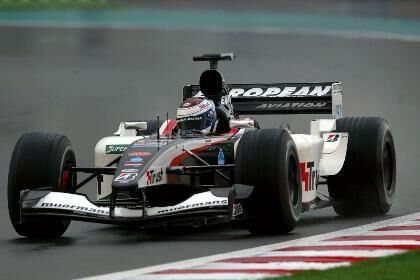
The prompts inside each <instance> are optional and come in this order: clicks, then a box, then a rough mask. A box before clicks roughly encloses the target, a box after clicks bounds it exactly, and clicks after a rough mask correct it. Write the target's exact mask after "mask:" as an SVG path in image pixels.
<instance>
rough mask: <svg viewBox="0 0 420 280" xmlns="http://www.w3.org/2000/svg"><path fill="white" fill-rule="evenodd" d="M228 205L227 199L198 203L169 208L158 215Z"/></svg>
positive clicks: (160, 211)
mask: <svg viewBox="0 0 420 280" xmlns="http://www.w3.org/2000/svg"><path fill="white" fill-rule="evenodd" d="M227 203H228V201H227V199H224V200H214V201H206V202H197V203H192V204H187V205H183V206H178V207H173V208H169V209H163V210H159V211H158V212H157V213H158V214H163V213H172V212H177V211H180V210H187V209H192V208H201V207H212V206H226V205H227Z"/></svg>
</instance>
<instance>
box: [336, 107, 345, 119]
mask: <svg viewBox="0 0 420 280" xmlns="http://www.w3.org/2000/svg"><path fill="white" fill-rule="evenodd" d="M334 117H335V118H336V119H339V118H342V117H343V106H342V105H341V104H337V105H335V116H334Z"/></svg>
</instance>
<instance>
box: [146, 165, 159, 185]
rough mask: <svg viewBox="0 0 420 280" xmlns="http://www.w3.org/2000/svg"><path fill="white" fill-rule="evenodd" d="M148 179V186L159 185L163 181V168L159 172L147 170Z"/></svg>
mask: <svg viewBox="0 0 420 280" xmlns="http://www.w3.org/2000/svg"><path fill="white" fill-rule="evenodd" d="M146 177H147V183H146V184H147V185H152V184H157V183H159V182H161V181H162V179H163V169H162V168H161V169H160V170H159V171H157V170H153V169H152V170H147V172H146Z"/></svg>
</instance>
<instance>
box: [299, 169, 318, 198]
mask: <svg viewBox="0 0 420 280" xmlns="http://www.w3.org/2000/svg"><path fill="white" fill-rule="evenodd" d="M314 167H315V163H314V162H313V161H309V162H302V163H301V164H300V173H301V176H302V183H304V184H305V191H306V192H307V191H313V190H315V189H316V188H317V186H318V170H316V169H315V168H314Z"/></svg>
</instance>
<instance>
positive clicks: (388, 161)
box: [382, 142, 394, 194]
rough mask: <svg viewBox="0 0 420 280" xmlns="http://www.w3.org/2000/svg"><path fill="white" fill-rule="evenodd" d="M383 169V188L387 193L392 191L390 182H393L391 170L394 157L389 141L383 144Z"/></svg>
mask: <svg viewBox="0 0 420 280" xmlns="http://www.w3.org/2000/svg"><path fill="white" fill-rule="evenodd" d="M382 162H383V166H382V167H383V171H384V188H385V191H386V192H387V193H388V194H389V193H391V192H392V185H393V184H392V182H393V176H394V174H393V170H394V168H393V167H394V159H393V154H392V150H391V145H390V144H389V142H387V143H386V144H385V147H384V151H383V161H382Z"/></svg>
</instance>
